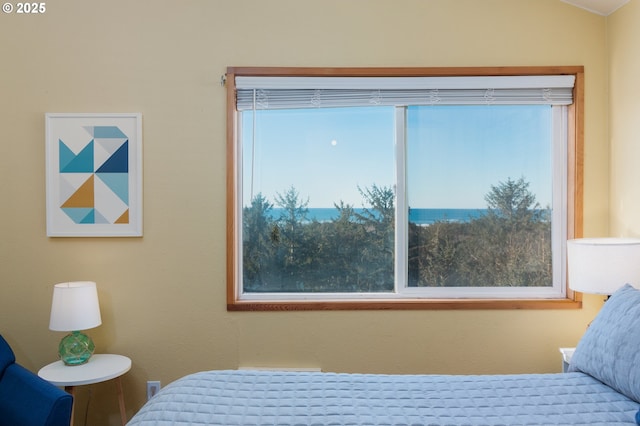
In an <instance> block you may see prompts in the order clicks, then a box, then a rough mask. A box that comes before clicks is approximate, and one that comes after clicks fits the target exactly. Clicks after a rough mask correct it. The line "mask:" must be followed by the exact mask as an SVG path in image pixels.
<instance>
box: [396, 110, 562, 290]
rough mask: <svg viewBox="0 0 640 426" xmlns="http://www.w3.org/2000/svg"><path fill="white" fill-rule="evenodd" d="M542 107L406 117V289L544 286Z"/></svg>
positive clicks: (547, 243) (546, 191)
mask: <svg viewBox="0 0 640 426" xmlns="http://www.w3.org/2000/svg"><path fill="white" fill-rule="evenodd" d="M551 118H552V115H551V107H550V106H528V105H527V106H487V105H482V106H425V107H410V108H409V109H408V112H407V200H408V206H409V215H408V218H409V226H408V268H409V269H408V280H409V282H408V285H409V286H410V287H487V286H490V287H496V286H497V287H504V286H510V287H517V286H536V287H540V286H544V287H546V286H552V277H551V272H552V266H551V261H552V259H551V208H552V206H551V202H552V197H551V192H552V149H551V148H552V145H551V143H552V129H551V126H552V121H551Z"/></svg>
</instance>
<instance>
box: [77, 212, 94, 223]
mask: <svg viewBox="0 0 640 426" xmlns="http://www.w3.org/2000/svg"><path fill="white" fill-rule="evenodd" d="M80 223H96V221H95V209H89V213H88V214H87V215H86V216H85V217H84V218H83V219H82V220H81V221H80Z"/></svg>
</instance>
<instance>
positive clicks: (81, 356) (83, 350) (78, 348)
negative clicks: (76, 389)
mask: <svg viewBox="0 0 640 426" xmlns="http://www.w3.org/2000/svg"><path fill="white" fill-rule="evenodd" d="M95 349H96V346H95V345H94V344H93V340H91V337H89V336H87V335H86V334H84V333H81V332H79V331H72V332H71V334H67V335H66V336H64V337H63V338H62V340H61V341H60V345H58V356H60V359H61V360H62V362H64V363H65V364H66V365H81V364H84V363H86V362H87V361H89V358H91V355H93V351H95Z"/></svg>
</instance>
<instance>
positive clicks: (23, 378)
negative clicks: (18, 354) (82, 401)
mask: <svg viewBox="0 0 640 426" xmlns="http://www.w3.org/2000/svg"><path fill="white" fill-rule="evenodd" d="M72 404H73V398H72V397H71V395H69V394H68V393H66V392H65V391H63V390H62V389H59V388H57V387H56V386H54V385H52V384H51V383H49V382H47V381H46V380H43V379H41V378H40V377H38V375H36V374H34V373H32V372H31V371H29V370H27V369H26V368H24V367H22V366H21V365H19V364H16V358H15V355H14V354H13V351H12V350H11V347H10V346H9V344H8V343H7V341H6V340H4V338H3V337H2V336H1V335H0V426H69V422H70V421H71V406H72Z"/></svg>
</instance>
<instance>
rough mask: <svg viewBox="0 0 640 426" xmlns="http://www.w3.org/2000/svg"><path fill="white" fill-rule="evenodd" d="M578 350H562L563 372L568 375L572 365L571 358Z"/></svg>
mask: <svg viewBox="0 0 640 426" xmlns="http://www.w3.org/2000/svg"><path fill="white" fill-rule="evenodd" d="M575 350H576V348H560V353H561V354H562V372H563V373H566V372H567V369H568V368H569V364H570V363H571V357H572V356H573V353H574V352H575Z"/></svg>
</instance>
